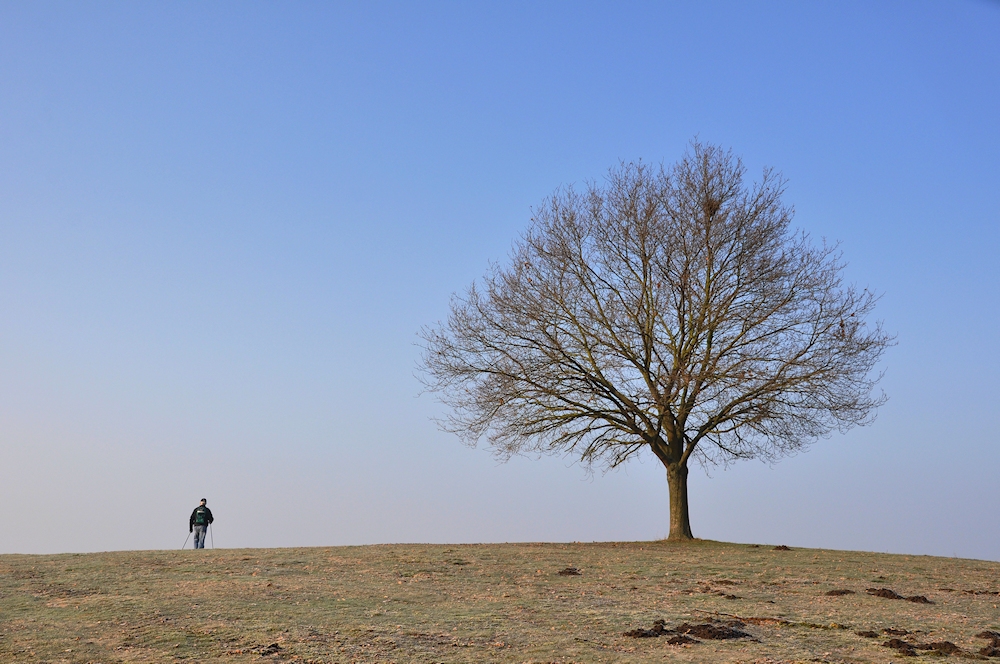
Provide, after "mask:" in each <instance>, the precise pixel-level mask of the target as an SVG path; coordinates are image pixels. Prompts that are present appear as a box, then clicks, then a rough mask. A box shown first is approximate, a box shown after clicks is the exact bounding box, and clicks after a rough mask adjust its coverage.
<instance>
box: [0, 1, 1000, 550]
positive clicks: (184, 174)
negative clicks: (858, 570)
mask: <svg viewBox="0 0 1000 664" xmlns="http://www.w3.org/2000/svg"><path fill="white" fill-rule="evenodd" d="M998 35H1000V4H998V3H992V2H985V1H975V0H966V1H954V2H882V3H862V2H809V3H805V2H798V3H793V2H788V3H780V2H775V3H757V4H753V5H751V4H749V3H738V2H705V3H683V4H682V3H637V2H633V3H605V4H598V3H520V4H517V3H496V4H486V3H450V4H449V3H425V4H419V5H418V4H415V3H399V4H389V3H357V4H347V3H342V4H333V3H221V2H220V3H211V4H204V3H90V4H81V3H46V2H33V3H15V2H3V3H0V504H2V505H3V506H4V508H3V509H2V510H0V553H11V552H26V553H34V552H56V551H94V550H106V549H146V548H176V547H180V545H181V543H182V542H183V540H184V536H185V535H186V534H187V533H186V527H185V526H186V521H187V516H188V514H189V513H190V510H191V509H193V508H194V506H195V505H196V504H197V500H198V499H199V498H201V497H207V498H208V501H209V506H210V507H212V509H213V510H214V511H215V513H216V516H217V523H216V535H215V536H216V544H217V545H218V546H226V547H236V546H240V547H242V546H292V545H335V544H362V543H374V542H414V541H419V542H477V541H521V540H559V541H565V540H583V541H590V540H609V539H652V538H657V537H662V536H664V535H665V534H666V532H667V528H668V515H667V486H666V481H665V475H664V472H663V470H662V467H660V466H659V465H658V463H657V462H654V461H653V460H652V459H646V460H644V461H643V462H640V463H634V464H632V465H630V466H628V467H626V468H625V469H624V470H620V471H615V472H611V473H607V474H603V473H601V472H597V473H595V474H594V475H592V476H591V475H588V474H587V472H586V471H585V470H584V469H582V468H580V467H579V466H577V465H574V464H573V462H572V460H571V459H563V458H543V459H515V460H514V461H512V462H510V463H507V464H498V463H497V462H495V461H494V460H493V459H492V458H491V457H490V455H489V453H488V451H486V450H484V449H468V448H465V447H463V446H462V445H461V444H460V443H459V442H458V440H457V439H456V438H455V437H453V436H451V435H448V434H445V433H442V432H439V431H438V430H437V429H436V428H435V426H434V424H433V423H432V422H431V417H433V416H435V415H438V414H440V413H441V412H442V411H441V406H440V405H438V404H437V403H436V402H435V400H434V398H433V397H431V396H428V395H420V385H419V383H418V381H417V380H416V379H415V377H414V373H415V366H416V362H417V358H418V356H419V349H418V347H417V345H416V342H417V337H416V332H417V330H418V329H419V328H420V326H422V325H425V324H430V323H434V322H435V321H437V320H439V319H441V318H443V317H444V316H445V315H446V311H447V304H448V299H449V296H450V295H451V294H452V293H453V292H457V291H462V290H463V289H464V288H466V287H467V286H468V285H469V284H470V283H471V282H472V281H473V280H474V279H476V278H477V277H479V276H481V275H482V274H483V273H484V272H485V271H486V269H487V267H488V265H489V263H490V261H496V260H500V261H502V260H503V259H504V257H505V256H506V254H507V252H508V250H509V249H510V246H511V242H512V241H513V240H514V239H515V238H516V237H517V235H518V233H520V232H521V231H523V230H524V229H525V228H526V226H527V224H528V220H529V217H530V210H531V207H532V206H534V205H537V204H539V203H540V202H541V200H542V199H543V198H544V197H545V196H547V195H548V194H550V193H551V192H552V191H553V190H555V189H556V188H557V187H559V186H561V185H565V184H571V183H582V182H585V181H587V180H593V179H598V180H599V179H600V178H602V177H603V175H604V174H605V173H606V172H607V170H608V168H609V167H612V166H614V165H615V164H617V163H618V162H619V161H620V160H636V159H642V160H645V161H648V162H654V163H658V162H666V163H670V162H672V161H674V160H676V159H677V158H679V157H680V156H681V154H682V153H683V152H684V150H685V148H686V146H687V144H688V143H689V141H690V140H691V139H692V138H694V137H698V138H700V140H702V141H706V142H710V143H717V144H721V145H723V146H727V147H731V148H732V149H733V150H734V151H735V152H736V153H737V154H739V155H742V157H743V159H744V161H745V163H746V165H747V166H748V168H749V172H750V174H751V175H756V174H758V173H760V171H761V169H762V168H763V167H764V166H773V167H775V168H777V169H778V170H779V171H781V172H782V173H783V174H784V176H785V177H786V178H788V180H789V185H788V190H787V194H786V201H787V202H788V203H791V204H793V205H794V206H795V208H796V221H795V223H796V226H797V227H799V228H801V229H803V230H805V231H807V232H809V233H810V234H811V235H812V236H813V237H814V238H816V239H817V240H819V239H820V238H826V239H828V240H833V241H839V242H841V246H842V249H843V251H844V255H845V258H846V259H847V261H848V262H849V267H848V269H847V276H848V278H849V279H850V280H851V281H853V282H855V283H857V284H859V285H864V286H869V287H873V288H875V289H876V290H878V291H879V292H881V293H882V294H883V298H882V301H881V302H880V305H879V307H878V314H879V317H880V318H882V319H883V320H884V321H885V325H886V327H887V329H889V330H890V331H893V332H895V333H896V334H897V335H898V345H897V346H896V347H894V348H893V349H891V350H890V351H889V352H888V353H887V354H886V356H885V358H884V362H883V367H882V368H883V369H884V370H885V372H886V374H885V378H884V381H883V383H882V386H883V388H884V389H885V391H886V392H887V393H888V395H889V396H890V401H889V402H888V403H887V404H886V405H885V406H884V407H883V408H882V409H881V410H880V413H879V417H878V420H877V421H876V422H875V424H873V425H872V426H869V427H866V428H864V429H858V430H854V431H852V432H850V433H848V434H846V435H834V436H832V437H831V438H829V439H827V440H821V441H819V442H818V443H817V444H816V445H815V446H813V447H812V448H811V449H810V450H809V451H808V452H806V453H804V454H800V455H798V456H796V457H794V458H790V459H786V460H784V461H782V462H780V463H778V464H776V465H774V466H767V465H764V464H761V463H758V462H744V463H742V464H740V465H736V466H733V467H731V468H729V469H721V468H718V469H711V470H710V471H709V473H708V474H706V473H704V472H701V471H695V472H693V473H692V480H691V482H692V484H691V500H692V527H693V530H694V533H695V535H696V536H699V537H706V538H712V539H721V540H729V541H743V542H766V543H784V544H788V545H791V546H817V547H830V548H842V549H865V550H876V551H895V552H908V553H929V554H940V555H959V556H967V557H978V558H988V559H992V560H1000V528H998V527H997V525H998V516H997V513H998V508H1000V490H998V488H997V487H998V486H1000V483H998V482H997V481H996V477H995V476H996V472H997V471H996V469H997V468H998V467H1000V448H998V446H997V444H996V441H997V435H996V423H995V416H994V412H995V411H996V410H997V409H996V406H995V401H996V398H997V396H998V386H997V376H998V375H1000V351H998V348H997V332H996V331H997V329H998V327H1000V314H998V308H1000V306H998V305H1000V296H998V294H997V291H998V286H1000V283H998V282H1000V268H998V262H997V259H996V256H997V253H998V250H1000V230H998V229H1000V202H998V195H1000V159H998V157H1000V121H998V118H1000V38H998Z"/></svg>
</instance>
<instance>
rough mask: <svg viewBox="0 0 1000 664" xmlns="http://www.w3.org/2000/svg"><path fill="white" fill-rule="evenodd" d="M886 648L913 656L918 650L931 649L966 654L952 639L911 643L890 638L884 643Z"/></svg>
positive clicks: (943, 653) (942, 653) (938, 651)
mask: <svg viewBox="0 0 1000 664" xmlns="http://www.w3.org/2000/svg"><path fill="white" fill-rule="evenodd" d="M882 645H883V646H885V647H886V648H892V649H893V650H896V651H897V652H899V654H901V655H905V656H906V657H913V656H915V655H916V654H917V651H918V650H929V651H931V652H933V653H934V654H935V655H963V656H968V655H966V653H965V651H964V650H962V649H961V648H959V647H958V646H956V645H955V644H954V643H952V642H951V641H935V642H933V643H910V642H908V641H904V640H902V639H889V640H888V641H886V642H885V643H883V644H882Z"/></svg>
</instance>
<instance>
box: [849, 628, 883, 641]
mask: <svg viewBox="0 0 1000 664" xmlns="http://www.w3.org/2000/svg"><path fill="white" fill-rule="evenodd" d="M855 634H857V635H858V636H863V637H865V638H866V639H877V638H878V632H873V631H872V630H870V629H869V630H866V631H864V632H855Z"/></svg>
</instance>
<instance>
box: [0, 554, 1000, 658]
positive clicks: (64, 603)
mask: <svg viewBox="0 0 1000 664" xmlns="http://www.w3.org/2000/svg"><path fill="white" fill-rule="evenodd" d="M567 567H575V568H579V569H580V571H581V574H580V575H578V576H576V575H559V574H558V572H559V571H560V570H563V569H565V568H567ZM998 573H1000V564H998V563H992V562H983V561H975V560H957V559H947V558H931V557H924V556H896V555H883V554H872V553H858V552H845V551H825V550H813V549H798V550H791V551H777V550H774V548H773V547H770V546H767V547H765V546H761V547H753V546H748V545H736V544H722V543H717V542H705V541H699V542H695V543H693V544H687V545H674V544H668V543H666V542H633V543H602V544H504V545H463V546H438V545H394V546H366V547H337V548H309V549H267V550H262V549H252V550H251V549H244V550H237V549H220V550H214V551H213V550H206V551H190V550H188V551H172V552H168V551H148V552H117V553H101V554H87V555H77V554H72V555H70V554H64V555H51V556H23V555H7V556H0V662H81V663H82V662H102V663H110V662H162V661H175V660H180V659H190V660H194V661H204V660H208V659H211V660H221V661H223V662H261V661H271V660H273V661H283V662H296V661H297V662H400V663H402V662H560V663H569V662H653V661H656V662H661V661H663V660H665V659H668V660H671V661H697V662H761V663H763V662H786V661H795V662H806V661H812V662H890V661H899V660H900V659H901V653H900V652H898V651H896V650H892V649H890V648H887V647H885V646H883V645H882V644H883V643H885V642H886V641H887V640H888V639H889V638H890V637H891V636H892V635H883V634H884V633H883V630H885V629H895V630H905V631H906V632H910V634H907V635H903V636H899V637H898V638H901V639H905V640H908V641H910V642H913V643H918V642H923V643H926V642H941V641H950V642H953V643H954V644H956V645H957V646H958V647H960V648H961V649H962V651H963V653H960V654H959V656H961V655H962V654H964V655H965V656H968V657H980V656H979V655H977V654H976V653H978V652H979V650H980V649H981V648H982V647H984V646H985V645H987V642H986V641H984V640H983V639H982V638H977V637H976V634H978V633H980V632H982V631H983V630H996V631H1000V610H998V609H997V605H998V603H1000V596H998V591H1000V581H998ZM871 587H877V588H883V587H884V588H891V589H892V590H894V591H896V592H898V593H899V594H901V595H906V596H911V595H924V596H926V597H927V598H928V599H929V600H931V601H932V602H934V603H933V604H918V603H915V602H909V601H902V600H891V599H883V598H880V597H875V596H871V595H868V594H866V592H865V591H866V589H867V588H871ZM837 589H843V590H853V591H854V594H845V595H841V596H827V595H826V593H827V592H828V591H830V590H837ZM735 616H738V617H740V618H742V624H743V625H744V626H743V627H741V628H740V629H742V630H743V631H745V632H747V633H749V634H750V635H751V636H752V639H746V638H744V639H738V640H727V641H716V640H705V639H698V641H700V642H699V643H695V644H689V645H670V644H669V643H668V640H669V635H667V636H661V637H659V638H632V637H627V636H624V635H623V632H625V631H626V630H633V629H636V628H640V627H641V628H649V627H651V626H652V624H653V621H654V620H656V619H662V620H664V621H666V626H667V628H672V627H677V626H678V625H680V624H682V623H692V624H693V623H705V622H711V621H715V623H714V624H716V625H723V624H735V623H733V621H734V620H737V618H735ZM868 631H873V632H877V633H878V634H879V635H878V636H877V637H872V636H867V637H866V636H859V635H858V634H857V633H856V632H868ZM918 652H920V653H921V655H920V657H921V658H923V659H926V658H927V657H939V656H941V655H939V654H934V653H933V651H918ZM997 661H1000V660H997Z"/></svg>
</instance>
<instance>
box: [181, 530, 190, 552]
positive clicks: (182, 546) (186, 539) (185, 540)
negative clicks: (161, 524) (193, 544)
mask: <svg viewBox="0 0 1000 664" xmlns="http://www.w3.org/2000/svg"><path fill="white" fill-rule="evenodd" d="M189 539H191V533H190V532H189V533H188V536H187V537H185V538H184V544H182V545H181V550H182V551H183V550H184V547H186V546H187V545H188V540H189Z"/></svg>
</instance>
